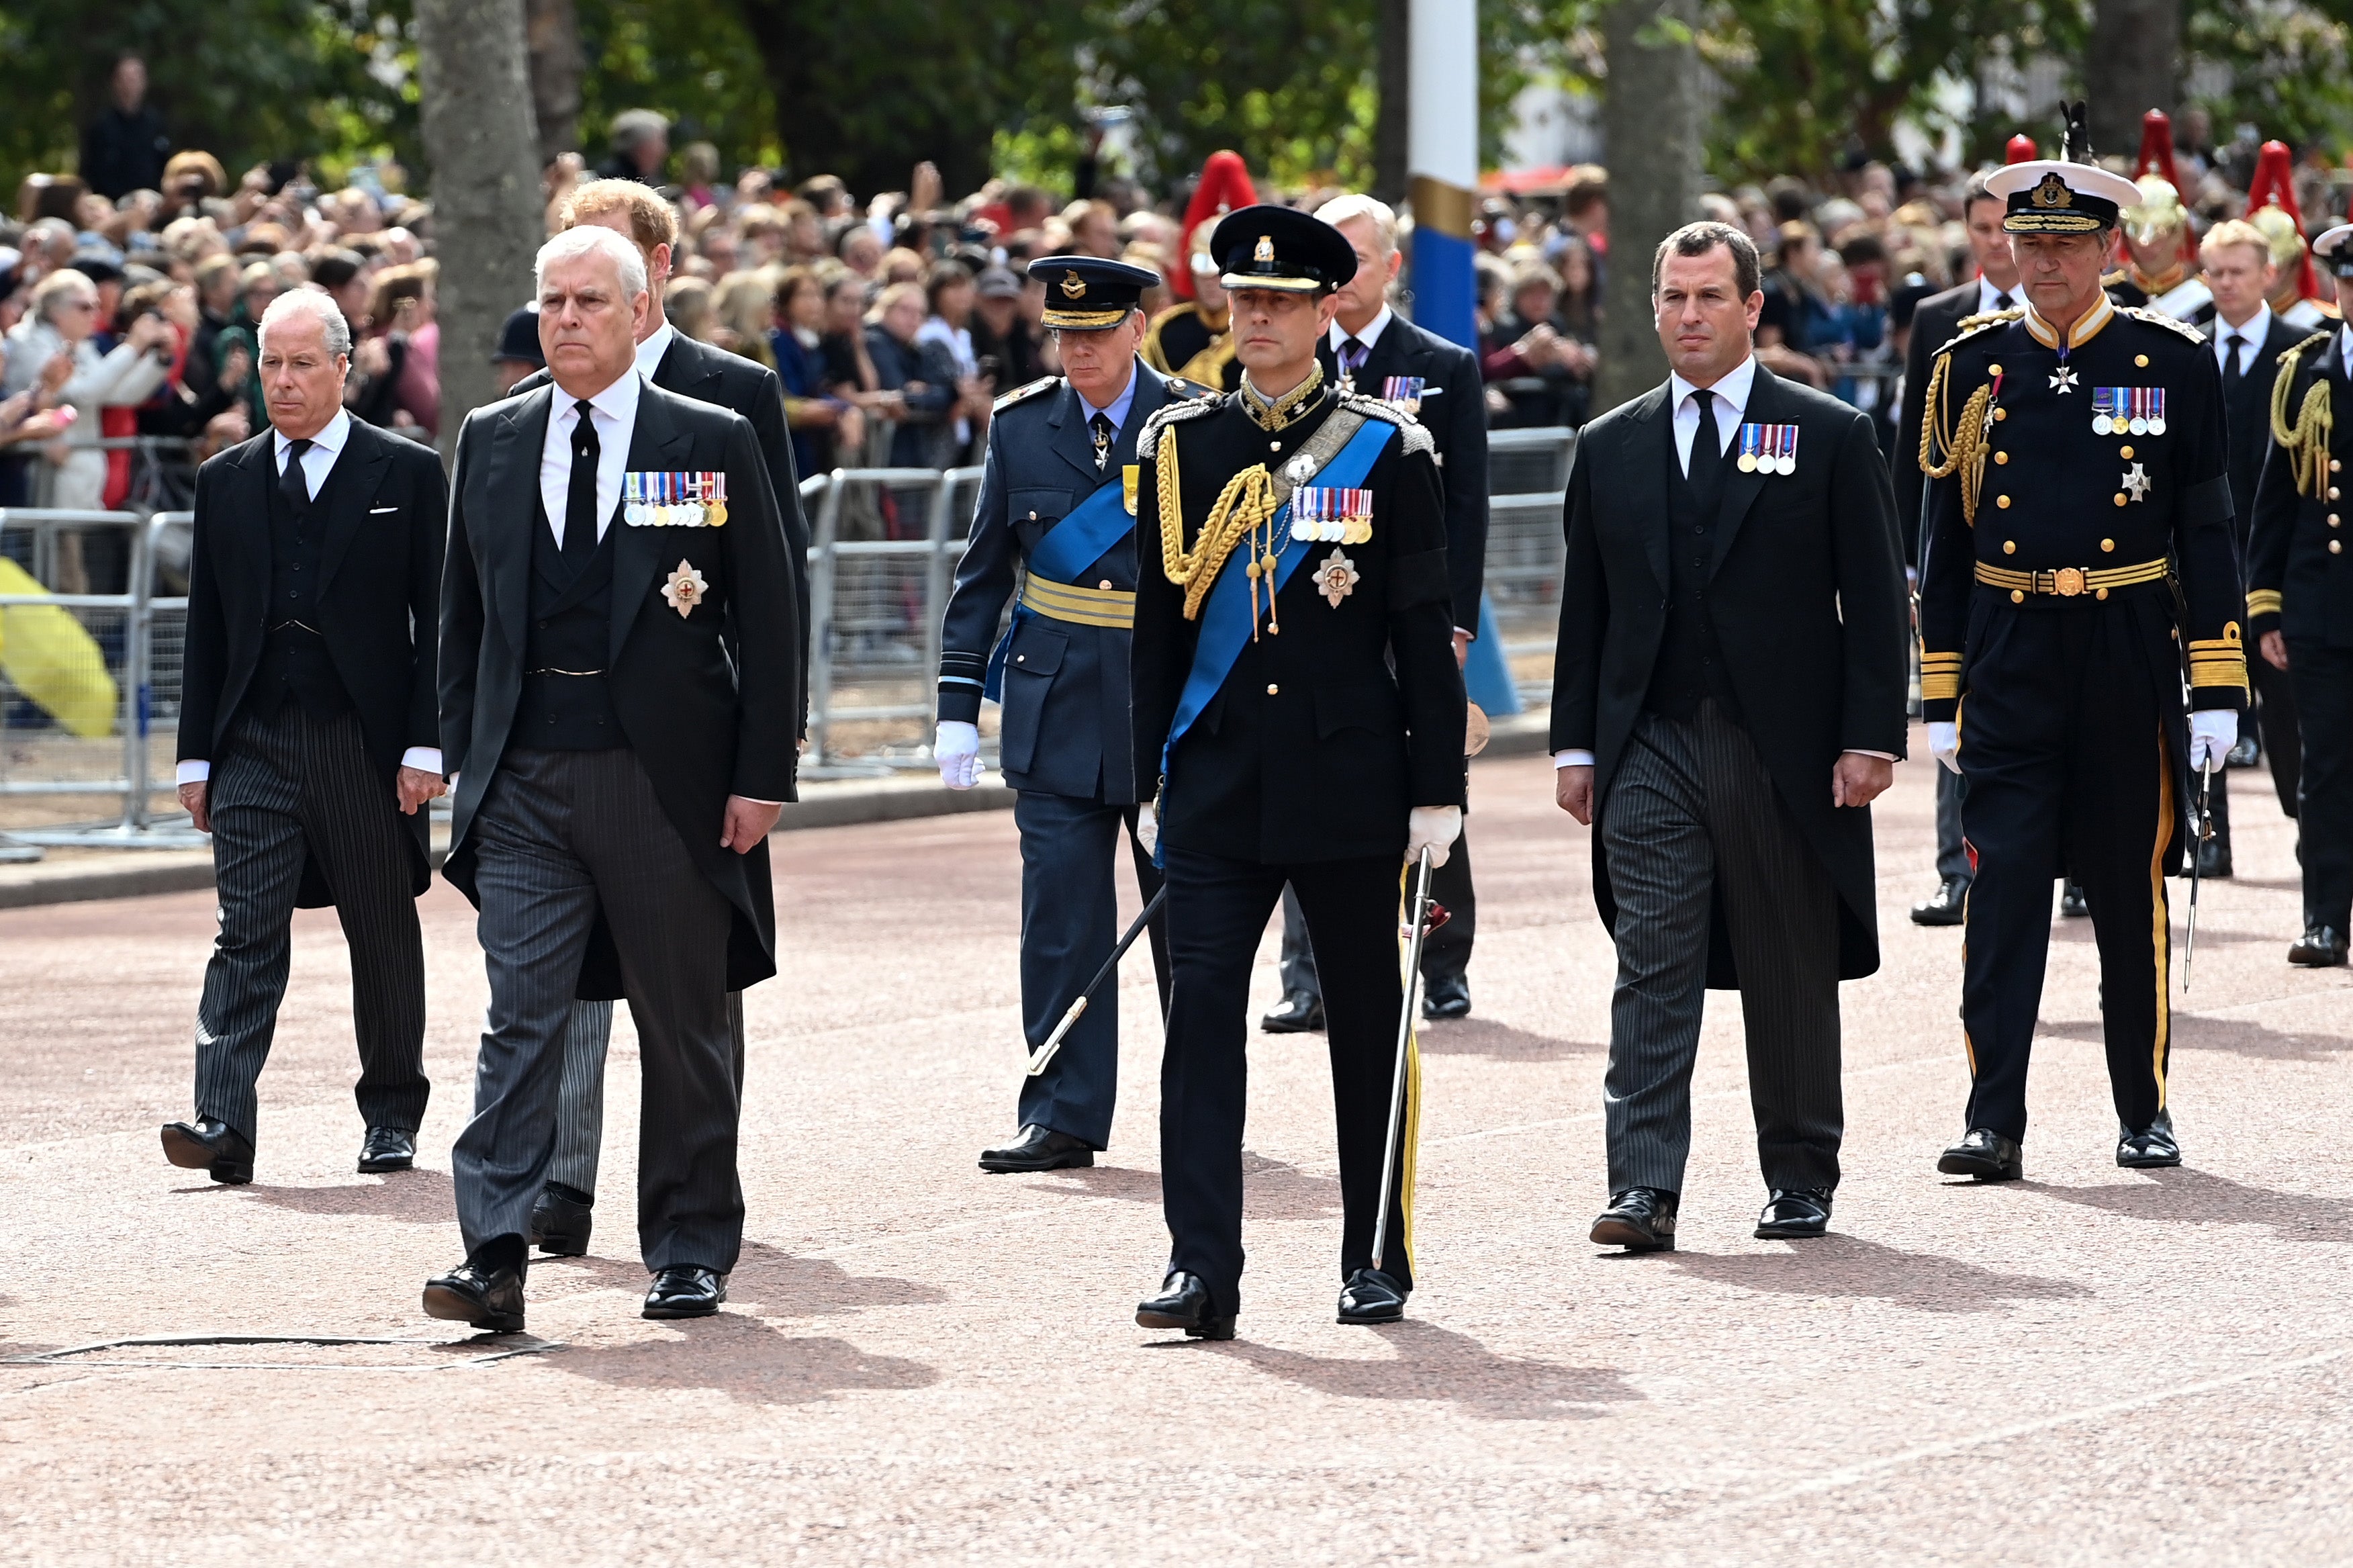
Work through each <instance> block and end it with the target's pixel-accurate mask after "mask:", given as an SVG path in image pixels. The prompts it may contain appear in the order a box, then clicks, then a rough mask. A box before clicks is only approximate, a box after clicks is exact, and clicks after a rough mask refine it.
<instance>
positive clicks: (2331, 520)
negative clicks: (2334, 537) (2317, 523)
mask: <svg viewBox="0 0 2353 1568" xmlns="http://www.w3.org/2000/svg"><path fill="white" fill-rule="evenodd" d="M2328 526H2329V527H2331V528H2335V527H2336V526H2337V514H2336V513H2335V512H2333V511H2332V512H2330V513H2329V514H2328Z"/></svg>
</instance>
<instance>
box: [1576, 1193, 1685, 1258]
mask: <svg viewBox="0 0 2353 1568" xmlns="http://www.w3.org/2000/svg"><path fill="white" fill-rule="evenodd" d="M1676 1202H1677V1199H1676V1196H1675V1194H1672V1193H1662V1192H1661V1191H1660V1190H1659V1189H1658V1188H1656V1187H1629V1188H1627V1189H1626V1190H1625V1191H1624V1192H1622V1193H1619V1194H1616V1195H1614V1196H1613V1197H1611V1198H1610V1200H1609V1207H1608V1208H1606V1209H1604V1210H1602V1211H1601V1215H1600V1217H1599V1218H1598V1219H1596V1220H1595V1221H1594V1222H1593V1243H1594V1245H1595V1246H1597V1247H1624V1248H1625V1249H1626V1250H1627V1251H1629V1252H1672V1251H1673V1250H1674V1249H1675V1205H1676Z"/></svg>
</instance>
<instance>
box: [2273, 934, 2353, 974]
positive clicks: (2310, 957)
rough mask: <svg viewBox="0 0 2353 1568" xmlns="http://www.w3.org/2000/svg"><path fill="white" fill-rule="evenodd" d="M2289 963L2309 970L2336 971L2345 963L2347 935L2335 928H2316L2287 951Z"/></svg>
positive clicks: (2297, 940) (2299, 938) (2301, 937)
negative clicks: (2300, 965) (2297, 964)
mask: <svg viewBox="0 0 2353 1568" xmlns="http://www.w3.org/2000/svg"><path fill="white" fill-rule="evenodd" d="M2287 961H2288V962H2289V963H2301V964H2303V965H2304V966H2305V967H2306V968H2307V969H2335V968H2336V967H2337V965H2339V964H2341V963H2344V962H2345V933H2344V932H2343V931H2338V930H2337V928H2336V927H2335V926H2314V927H2312V928H2311V929H2310V930H2308V931H2306V932H2305V933H2304V934H2303V935H2302V936H2300V937H2298V938H2296V941H2295V946H2294V947H2291V948H2289V949H2288V950H2287Z"/></svg>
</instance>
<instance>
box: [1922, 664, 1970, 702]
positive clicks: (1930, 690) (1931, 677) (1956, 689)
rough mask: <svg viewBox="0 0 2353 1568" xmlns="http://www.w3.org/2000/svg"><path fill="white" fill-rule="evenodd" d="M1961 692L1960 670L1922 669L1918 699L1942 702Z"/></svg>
mask: <svg viewBox="0 0 2353 1568" xmlns="http://www.w3.org/2000/svg"><path fill="white" fill-rule="evenodd" d="M1960 694H1961V672H1960V671H1959V670H1957V669H1955V670H1949V671H1948V670H1941V669H1940V670H1922V671H1921V672H1920V700H1922V701H1923V702H1942V701H1945V700H1947V699H1950V698H1956V697H1958V696H1959V695H1960Z"/></svg>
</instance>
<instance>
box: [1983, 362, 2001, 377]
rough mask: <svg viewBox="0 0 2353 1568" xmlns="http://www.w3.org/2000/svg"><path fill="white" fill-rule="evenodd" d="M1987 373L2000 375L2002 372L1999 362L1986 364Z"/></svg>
mask: <svg viewBox="0 0 2353 1568" xmlns="http://www.w3.org/2000/svg"><path fill="white" fill-rule="evenodd" d="M1986 374H1988V375H2000V374H2001V366H2000V365H1998V364H1989V365H1988V366H1986Z"/></svg>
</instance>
